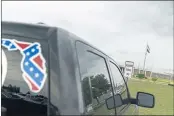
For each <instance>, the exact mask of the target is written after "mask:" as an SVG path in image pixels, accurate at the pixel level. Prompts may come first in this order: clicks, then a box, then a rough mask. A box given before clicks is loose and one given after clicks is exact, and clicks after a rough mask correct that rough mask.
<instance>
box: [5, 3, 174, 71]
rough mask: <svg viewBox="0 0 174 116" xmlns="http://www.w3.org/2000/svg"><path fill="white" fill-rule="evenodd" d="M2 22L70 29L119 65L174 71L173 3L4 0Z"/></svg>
mask: <svg viewBox="0 0 174 116" xmlns="http://www.w3.org/2000/svg"><path fill="white" fill-rule="evenodd" d="M2 19H3V20H12V21H20V22H21V21H22V22H29V23H37V22H44V23H46V24H48V25H54V26H58V27H62V28H64V29H67V30H69V31H70V32H72V33H74V34H76V35H77V36H80V37H81V38H83V39H85V40H86V41H88V42H90V43H91V44H92V45H94V46H97V47H98V48H99V49H101V50H102V51H104V52H105V53H107V54H109V55H110V56H112V57H113V58H114V59H115V60H116V61H118V62H119V63H121V64H124V62H125V60H132V61H134V62H135V66H137V65H138V64H139V63H140V65H141V66H142V65H143V60H144V52H145V48H146V44H147V42H148V44H149V46H150V48H151V53H150V54H148V56H147V67H149V68H150V67H151V66H152V64H153V67H155V69H154V70H156V71H161V69H173V2H172V1H141V2H140V1H104V2H99V1H97V2H96V1H95V2H93V1H87V2H84V1H83V2H82V1H81V2H80V1H76V2H67V1H66V2H62V1H55V2H53V1H51V2H48V1H44V2H43V1H42V2H29V1H25V2H16V1H15V2H12V1H8V2H2Z"/></svg>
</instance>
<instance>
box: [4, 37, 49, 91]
mask: <svg viewBox="0 0 174 116" xmlns="http://www.w3.org/2000/svg"><path fill="white" fill-rule="evenodd" d="M2 46H3V47H5V48H7V49H8V51H14V50H19V51H20V53H21V55H22V61H21V70H22V72H23V74H22V76H23V78H24V80H25V81H26V83H27V84H28V85H29V88H30V90H31V91H32V92H35V93H37V92H39V91H40V90H41V89H42V87H43V86H44V83H45V80H46V77H47V75H46V66H45V59H44V57H43V56H42V54H41V47H40V44H39V43H28V42H22V41H17V40H11V39H2Z"/></svg>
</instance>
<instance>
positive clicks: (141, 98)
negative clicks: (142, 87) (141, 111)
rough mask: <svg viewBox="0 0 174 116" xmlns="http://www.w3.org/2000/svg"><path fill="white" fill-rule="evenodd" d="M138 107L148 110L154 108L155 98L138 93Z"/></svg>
mask: <svg viewBox="0 0 174 116" xmlns="http://www.w3.org/2000/svg"><path fill="white" fill-rule="evenodd" d="M136 101H137V105H138V106H141V107H146V108H153V107H154V106H155V97H154V95H152V94H149V93H144V92H138V93H137V97H136Z"/></svg>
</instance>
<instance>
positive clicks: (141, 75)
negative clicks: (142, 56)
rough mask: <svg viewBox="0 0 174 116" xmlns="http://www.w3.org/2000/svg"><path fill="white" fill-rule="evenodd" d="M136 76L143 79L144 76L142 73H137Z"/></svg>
mask: <svg viewBox="0 0 174 116" xmlns="http://www.w3.org/2000/svg"><path fill="white" fill-rule="evenodd" d="M137 77H138V78H139V79H143V78H144V77H145V76H144V74H138V75H137Z"/></svg>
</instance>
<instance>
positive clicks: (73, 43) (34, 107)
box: [1, 22, 138, 116]
mask: <svg viewBox="0 0 174 116" xmlns="http://www.w3.org/2000/svg"><path fill="white" fill-rule="evenodd" d="M3 38H5V39H9V40H13V39H14V40H17V41H25V42H29V43H34V42H38V43H40V44H41V49H42V53H41V54H42V55H43V57H44V59H45V61H46V63H45V64H46V68H47V77H46V81H45V83H44V85H43V87H42V89H41V90H40V91H39V92H35V93H33V92H31V91H30V90H31V89H29V85H27V83H26V82H25V81H24V77H22V72H21V66H22V65H21V60H22V55H21V54H20V52H19V51H8V50H7V49H6V48H4V47H2V49H3V50H4V52H5V54H6V56H7V61H8V70H7V76H6V78H5V81H4V84H3V85H4V86H3V89H4V93H2V94H1V97H2V99H1V100H2V104H1V107H3V108H5V109H6V110H7V111H6V112H5V113H6V115H7V116H16V115H21V116H25V115H31V116H34V115H37V116H39V115H41V116H50V115H51V116H55V115H82V114H93V115H121V114H122V115H126V114H128V115H135V114H138V107H137V105H135V104H131V103H129V102H128V103H127V104H125V105H123V106H121V107H119V108H114V109H111V110H109V109H107V107H106V105H105V100H106V99H107V98H108V97H110V96H112V95H113V94H115V93H116V92H119V93H120V94H121V95H122V96H123V97H125V98H127V99H129V98H130V93H129V90H128V87H127V84H126V82H125V81H124V77H123V75H122V74H121V71H120V68H119V67H118V65H117V64H116V62H115V61H114V60H113V59H112V58H110V57H109V56H107V55H106V54H105V53H103V52H102V51H100V50H99V49H97V48H95V47H94V46H92V45H90V44H89V43H87V42H85V41H83V40H82V39H81V38H79V37H77V36H75V35H73V34H72V33H70V32H68V31H66V30H63V29H61V28H57V27H50V26H45V25H35V24H25V23H15V22H2V39H3ZM5 39H4V40H5ZM4 43H5V42H4ZM86 52H90V53H92V54H93V55H96V56H97V57H96V56H95V57H93V55H92V56H90V58H91V60H90V59H89V60H88V59H87V60H85V59H86V58H87V57H88V56H85V55H87V54H88V53H86ZM98 56H99V57H102V59H103V60H104V62H102V63H105V65H106V67H105V68H102V65H101V66H99V65H98V62H100V60H97V62H96V65H95V63H94V64H92V65H90V66H94V67H95V68H92V67H91V69H90V66H88V64H90V63H91V62H95V61H96V60H95V59H97V58H98ZM92 58H93V59H94V60H93V59H92ZM83 60H85V61H84V62H83ZM101 61H102V60H101ZM110 62H112V63H114V65H115V66H116V68H117V72H119V73H120V75H121V76H120V77H121V78H122V81H120V82H122V83H120V84H117V85H116V86H115V85H114V76H113V75H112V74H113V73H114V72H113V73H112V71H111V66H110V64H109V63H110ZM80 63H82V64H83V65H81V64H80ZM84 63H86V65H85V64H84ZM102 63H101V64H102ZM83 66H84V68H82V67H83ZM85 66H86V67H85ZM97 66H98V67H100V68H101V69H97V68H96V67H97ZM82 70H83V72H82ZM94 70H97V71H98V72H97V73H100V72H103V71H102V70H106V71H107V72H108V77H109V78H108V81H110V83H109V84H107V86H109V87H108V89H107V90H104V91H103V90H102V89H101V90H100V92H98V93H101V94H100V95H99V94H95V93H92V94H90V93H87V91H88V90H86V89H85V90H84V87H83V86H84V85H83V84H82V83H83V79H82V76H83V74H84V75H85V74H86V75H87V76H89V75H90V74H89V75H88V73H89V72H91V74H92V73H93V72H95V71H94ZM100 70H101V71H100ZM92 71H93V72H92ZM105 76H106V75H105ZM86 79H88V78H86ZM91 79H94V78H91ZM84 82H85V81H84ZM88 82H92V81H91V80H90V81H88ZM92 84H93V83H92ZM89 85H90V86H89V87H92V86H93V85H91V83H89ZM100 85H101V84H100ZM15 87H16V88H18V91H15V90H17V89H12V88H15ZM9 88H11V89H9ZM93 88H94V87H93ZM93 88H92V89H91V88H89V90H90V92H91V91H92V92H93ZM100 88H102V86H101V87H100ZM117 89H118V90H117ZM6 91H8V92H6ZM102 91H103V92H102ZM94 94H95V95H96V96H97V97H93V96H92V95H94ZM10 95H11V97H7V96H10ZM39 95H40V96H39ZM85 95H89V96H90V97H85ZM13 96H14V97H13ZM27 96H29V97H27ZM33 96H34V97H33ZM41 96H42V98H43V99H44V100H43V99H41V100H40V101H39V100H38V99H37V100H36V98H41ZM91 96H92V97H91ZM7 98H8V99H7ZM89 98H91V99H92V101H91V99H89ZM45 99H46V100H45ZM84 99H87V100H86V101H85V100H84ZM94 102H95V103H94Z"/></svg>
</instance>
